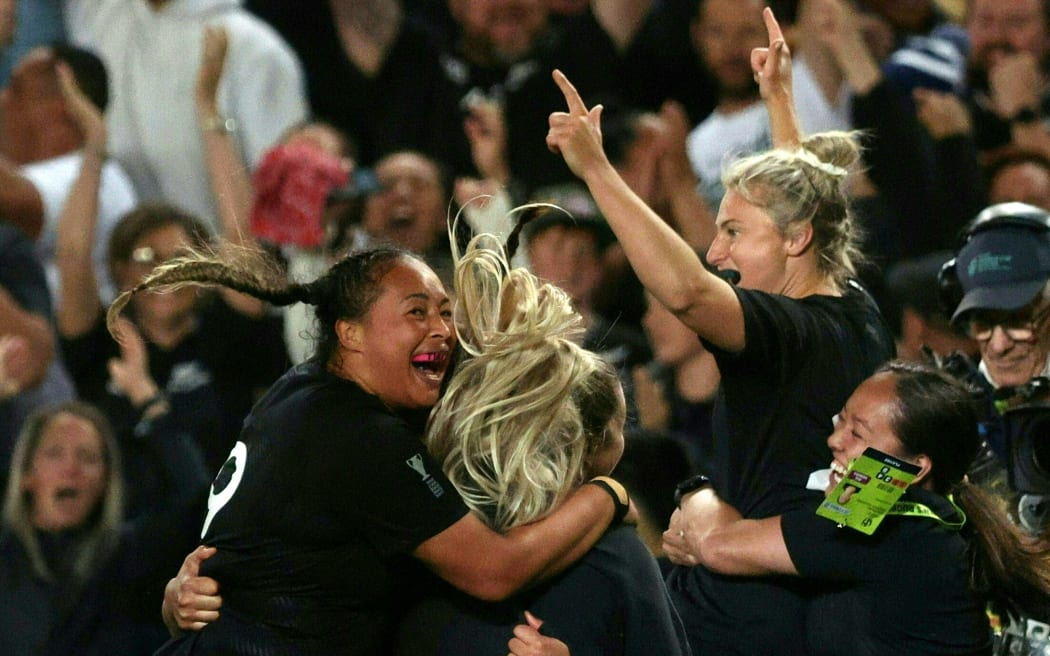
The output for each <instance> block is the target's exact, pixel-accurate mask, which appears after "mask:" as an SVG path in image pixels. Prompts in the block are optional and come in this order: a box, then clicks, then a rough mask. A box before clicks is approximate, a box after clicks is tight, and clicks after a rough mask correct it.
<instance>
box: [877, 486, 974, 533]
mask: <svg viewBox="0 0 1050 656" xmlns="http://www.w3.org/2000/svg"><path fill="white" fill-rule="evenodd" d="M947 499H948V503H950V504H952V508H955V511H956V512H958V513H959V516H960V517H962V519H960V520H959V521H957V522H949V521H948V520H946V519H944V518H942V517H941V516H940V515H938V514H937V513H935V512H933V511H932V510H930V508H929V506H926V505H924V504H921V503H915V502H913V501H898V502H897V503H895V504H893V507H892V508H890V511H889V512H888V513H886V514H887V515H904V516H907V517H926V518H929V519H933V520H936V521H937V523H938V524H940V525H941V526H943V527H944V528H946V529H948V530H950V531H958V530H959V529H961V528H962V527H963V526H964V525H965V524H966V513H964V512H963V511H962V508H960V507H959V506H957V505H955V500H954V499H952V497H951V495H950V494H949V495H948V497H947Z"/></svg>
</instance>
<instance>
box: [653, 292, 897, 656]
mask: <svg viewBox="0 0 1050 656" xmlns="http://www.w3.org/2000/svg"><path fill="white" fill-rule="evenodd" d="M736 293H737V296H738V297H739V298H740V304H741V307H742V308H743V312H744V330H745V343H746V346H745V347H744V350H743V351H741V352H739V353H729V352H726V351H722V350H720V349H717V348H715V347H714V346H712V345H710V344H708V347H709V348H710V350H711V352H712V353H713V354H714V355H715V358H716V359H717V361H718V369H719V371H720V372H721V374H722V382H721V386H720V388H719V392H718V398H717V400H716V403H715V410H714V422H713V435H714V437H713V439H712V440H711V444H710V445H708V449H707V450H706V451H705V453H704V454H703V457H702V462H703V463H704V468H705V473H707V474H708V476H710V477H711V479H712V481H713V483H714V486H715V489H716V490H717V492H718V494H719V496H720V497H722V498H723V499H725V500H726V501H727V502H728V503H730V504H731V505H733V506H734V507H735V508H737V510H739V511H740V513H741V514H742V515H743V516H744V517H747V518H761V517H770V516H773V515H777V514H781V513H783V512H787V511H790V510H793V509H797V508H812V507H815V505H816V504H817V503H819V499H820V498H821V497H820V495H819V494H818V493H815V492H812V491H807V490H806V482H807V479H808V476H809V473H810V472H812V471H814V470H816V469H822V468H825V467H827V466H828V463H829V462H831V451H830V450H829V449H828V446H827V437H828V435H830V434H831V432H832V417H833V416H834V415H835V414H836V413H837V412H839V410H840V409H841V408H842V405H843V404H844V403H845V402H846V399H847V398H849V395H850V394H852V393H853V390H854V389H855V388H856V387H857V385H859V384H860V383H861V382H862V381H863V380H865V379H866V378H867V377H868V376H870V375H871V374H872V373H874V372H875V370H876V369H877V368H878V367H879V365H881V364H882V363H884V362H885V361H886V360H888V359H890V358H891V357H893V354H894V343H893V338H892V336H891V335H890V333H889V331H888V329H887V328H886V326H885V324H884V322H883V321H882V317H881V315H880V314H879V311H878V308H877V307H876V306H875V303H874V301H872V299H871V297H870V296H869V295H868V294H867V293H866V292H865V291H864V290H863V289H861V288H860V287H859V286H854V285H850V286H849V287H848V288H847V289H846V292H845V294H843V295H842V296H841V297H839V296H809V297H806V298H802V299H793V298H788V297H785V296H779V295H776V294H767V293H764V292H759V291H755V290H749V289H739V288H737V289H736ZM667 584H668V588H669V589H670V591H671V596H672V598H673V599H674V601H675V605H676V606H677V608H678V612H679V613H680V614H681V616H682V622H683V623H684V624H685V627H686V631H687V633H688V635H689V640H690V644H691V646H692V648H693V652H694V653H718V654H772V653H776V654H781V655H783V656H791V655H792V654H805V653H806V650H805V644H804V642H803V641H802V640H799V639H792V638H796V637H797V636H798V635H799V634H800V633H801V631H802V627H803V626H804V622H805V611H806V605H805V601H806V599H807V598H808V596H809V595H810V594H812V593H813V591H814V588H815V586H814V585H813V584H812V583H810V582H807V581H802V580H800V579H798V578H797V577H796V578H784V577H781V578H777V577H761V578H757V577H756V578H743V577H729V576H720V575H718V574H714V573H712V572H710V571H708V570H707V569H705V568H703V567H674V568H672V569H671V571H670V573H669V574H668V579H667Z"/></svg>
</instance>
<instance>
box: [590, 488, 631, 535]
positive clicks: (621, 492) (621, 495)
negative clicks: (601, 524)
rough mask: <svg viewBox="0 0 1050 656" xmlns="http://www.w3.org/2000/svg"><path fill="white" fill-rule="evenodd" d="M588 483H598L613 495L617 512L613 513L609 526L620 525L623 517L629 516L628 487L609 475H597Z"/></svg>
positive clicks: (629, 500)
mask: <svg viewBox="0 0 1050 656" xmlns="http://www.w3.org/2000/svg"><path fill="white" fill-rule="evenodd" d="M587 483H588V484H590V485H597V486H598V487H600V488H601V489H603V490H605V491H606V492H608V493H609V496H610V497H612V500H613V505H614V506H616V512H614V513H613V518H612V522H611V523H610V524H609V527H610V528H612V527H613V526H619V525H620V523H621V522H623V518H624V517H626V516H627V511H628V510H630V508H631V496H630V495H629V494H628V493H627V488H625V487H624V486H623V485H622V484H621V483H620V482H619V481H617V480H616V479H614V478H610V477H608V476H595V477H594V478H592V479H591V480H589V481H587Z"/></svg>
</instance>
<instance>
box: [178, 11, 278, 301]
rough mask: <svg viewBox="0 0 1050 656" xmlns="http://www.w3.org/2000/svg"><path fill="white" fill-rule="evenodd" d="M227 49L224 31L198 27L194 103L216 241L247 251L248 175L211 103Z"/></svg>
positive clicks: (233, 297) (229, 129)
mask: <svg viewBox="0 0 1050 656" xmlns="http://www.w3.org/2000/svg"><path fill="white" fill-rule="evenodd" d="M228 46H229V37H228V36H227V34H226V30H224V29H223V28H221V27H216V26H208V27H205V28H204V47H203V53H202V55H201V63H200V68H199V69H198V70H197V83H196V86H195V87H194V100H195V103H196V107H197V122H198V125H199V126H200V131H201V139H202V144H203V147H204V161H205V164H206V165H207V167H208V179H209V181H210V182H211V191H212V196H213V197H214V198H215V206H216V207H217V208H218V212H219V219H220V220H221V221H222V236H223V237H224V238H225V239H226V240H227V241H229V242H230V243H232V244H237V245H240V246H247V247H252V246H254V245H255V240H254V239H253V238H252V236H251V232H250V230H249V228H248V216H249V213H250V212H251V207H252V196H253V193H254V190H253V188H252V181H251V176H250V174H249V172H248V165H247V164H246V163H245V162H244V161H243V160H242V159H241V155H240V151H239V150H238V148H237V143H236V142H235V141H234V130H233V128H234V126H233V124H232V123H230V121H231V119H228V118H225V117H223V116H222V114H221V113H220V112H219V104H218V99H217V98H218V91H219V82H220V81H221V80H222V75H223V71H224V69H225V67H226V51H227V48H228ZM219 293H220V294H222V296H223V299H224V300H225V301H226V302H227V303H228V304H229V305H230V307H232V308H233V309H235V310H237V311H238V312H240V313H241V314H246V315H248V316H250V317H259V316H261V315H262V314H263V313H264V312H265V311H266V304H265V303H263V302H262V301H260V300H258V299H255V298H252V297H251V296H247V295H245V294H238V293H237V292H233V291H230V290H229V289H226V288H225V287H223V288H221V289H220V292H219Z"/></svg>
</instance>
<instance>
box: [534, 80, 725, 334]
mask: <svg viewBox="0 0 1050 656" xmlns="http://www.w3.org/2000/svg"><path fill="white" fill-rule="evenodd" d="M554 81H555V82H556V83H557V84H558V87H559V88H560V89H561V91H562V94H563V95H564V96H565V102H566V104H567V105H568V110H569V111H568V112H554V113H553V114H551V116H550V131H549V132H548V134H547V146H548V148H550V149H551V150H552V151H554V152H560V153H561V155H562V157H564V158H565V162H566V163H567V164H568V165H569V168H570V169H572V171H573V173H575V174H576V175H577V176H579V177H580V179H582V180H583V181H584V182H585V183H586V185H587V188H588V189H589V190H590V192H591V195H592V196H593V197H594V199H595V201H596V202H597V203H598V207H599V208H600V209H601V211H602V215H603V216H605V218H606V220H607V221H608V222H609V226H610V227H611V228H612V229H613V232H614V233H616V237H617V239H618V240H619V242H620V244H621V245H622V246H623V249H624V252H625V253H626V254H627V259H628V260H629V261H630V263H631V266H632V267H633V268H634V271H635V272H636V273H637V274H638V278H639V279H640V280H641V281H642V284H643V285H645V287H646V289H648V290H649V291H650V292H651V293H652V294H653V296H655V297H656V299H657V300H658V301H660V303H662V304H663V305H664V306H665V307H667V308H668V309H669V310H670V311H671V312H673V313H674V314H675V315H676V316H677V317H678V318H679V319H680V320H681V321H682V322H683V323H685V324H686V325H687V326H689V327H690V328H692V329H693V330H694V331H696V333H697V334H699V335H700V336H702V337H704V338H706V339H708V340H710V341H712V342H713V343H715V344H717V345H718V346H720V347H722V348H725V349H729V350H740V349H742V348H743V346H744V316H743V310H742V309H741V307H740V301H739V300H738V299H737V297H736V294H735V293H734V292H733V290H732V288H731V287H730V286H729V284H728V283H726V282H725V281H723V280H721V279H720V278H719V277H718V276H716V275H714V274H712V273H710V272H709V271H707V269H705V268H704V266H703V264H702V263H701V262H700V258H699V257H698V256H697V255H696V253H695V252H694V251H693V249H692V247H691V246H690V245H689V244H688V243H687V242H686V241H685V240H684V239H682V237H681V236H679V235H678V233H676V232H675V231H674V229H673V228H672V227H671V226H669V225H668V224H667V223H666V222H665V221H664V220H663V219H661V218H660V217H659V216H658V215H657V214H656V213H655V212H654V211H653V210H652V209H651V208H649V206H648V205H646V204H645V202H644V201H642V199H641V198H639V197H638V195H637V194H635V193H634V192H633V191H632V190H631V189H630V187H628V185H627V184H626V183H625V182H624V180H623V178H621V177H620V175H619V174H618V173H617V172H616V170H615V169H614V168H613V166H612V164H610V162H609V159H608V157H607V156H606V154H605V152H604V150H603V149H602V135H601V111H602V107H601V105H597V106H595V107H593V108H591V109H587V107H586V105H584V103H583V99H582V98H580V95H579V93H577V91H576V88H575V87H573V85H572V83H570V82H569V80H568V79H567V78H566V77H565V75H563V74H562V73H561V71H557V70H556V71H554Z"/></svg>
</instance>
